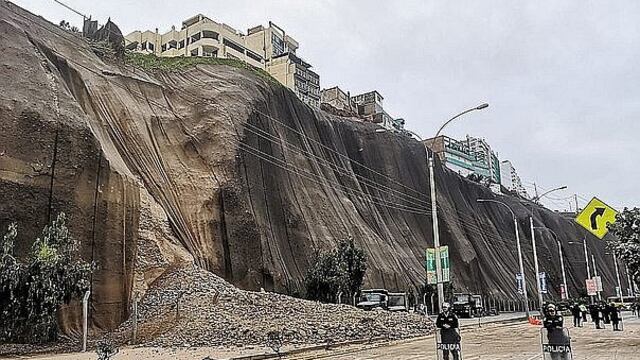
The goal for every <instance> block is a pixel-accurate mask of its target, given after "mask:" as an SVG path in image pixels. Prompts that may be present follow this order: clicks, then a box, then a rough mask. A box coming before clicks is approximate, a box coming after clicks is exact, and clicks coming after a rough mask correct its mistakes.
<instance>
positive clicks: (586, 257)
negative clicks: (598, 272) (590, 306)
mask: <svg viewBox="0 0 640 360" xmlns="http://www.w3.org/2000/svg"><path fill="white" fill-rule="evenodd" d="M568 244H571V245H573V244H580V242H578V241H569V242H568ZM582 245H583V247H584V262H585V263H586V264H587V279H591V270H590V268H589V253H588V252H587V238H582ZM589 297H590V298H591V303H593V296H589Z"/></svg>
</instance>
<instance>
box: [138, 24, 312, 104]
mask: <svg viewBox="0 0 640 360" xmlns="http://www.w3.org/2000/svg"><path fill="white" fill-rule="evenodd" d="M125 47H126V48H127V49H128V50H131V51H137V52H141V53H147V54H155V55H157V56H167V57H175V56H204V57H217V58H225V59H236V60H241V61H244V62H246V63H248V64H250V65H253V66H255V67H257V68H260V69H263V70H266V71H267V72H269V73H270V74H271V75H272V76H273V77H274V78H276V80H278V81H279V82H281V83H282V84H283V85H284V86H286V87H288V88H289V89H291V90H293V92H295V93H296V95H297V96H298V97H299V98H300V99H301V100H302V101H304V102H306V103H307V104H309V105H311V106H314V107H318V106H319V105H320V76H319V75H318V74H317V73H316V72H314V71H312V70H311V64H309V63H307V62H306V61H304V60H303V59H302V58H301V57H299V56H298V55H297V54H296V50H297V49H298V47H299V44H298V42H297V41H296V40H295V39H294V38H292V37H291V36H289V35H287V34H286V33H285V31H284V30H283V29H282V28H280V27H279V26H277V25H275V24H274V23H272V22H269V26H268V27H264V26H262V25H258V26H254V27H252V28H250V29H249V30H248V31H247V34H246V35H245V34H242V33H241V32H239V31H238V30H236V29H234V28H232V27H231V26H229V25H227V24H224V23H218V22H216V21H213V20H211V19H210V18H208V17H206V16H204V15H202V14H198V15H195V16H193V17H191V18H189V19H186V20H185V21H183V22H182V27H181V29H180V30H176V28H175V26H174V27H172V28H171V30H170V31H168V32H165V33H162V34H161V33H159V32H158V29H156V30H155V32H153V31H149V30H147V31H139V30H136V31H133V32H132V33H130V34H128V35H127V36H125Z"/></svg>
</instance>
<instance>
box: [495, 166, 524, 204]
mask: <svg viewBox="0 0 640 360" xmlns="http://www.w3.org/2000/svg"><path fill="white" fill-rule="evenodd" d="M500 173H501V174H502V177H501V181H500V183H501V184H502V186H504V187H505V188H507V190H509V191H513V192H515V193H517V194H518V195H520V196H522V197H524V198H526V199H528V198H529V194H527V190H526V189H525V188H524V186H523V185H522V181H521V180H520V176H518V172H517V171H516V169H515V168H514V167H513V164H512V163H511V161H509V160H503V161H502V162H501V163H500Z"/></svg>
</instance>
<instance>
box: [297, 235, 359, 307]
mask: <svg viewBox="0 0 640 360" xmlns="http://www.w3.org/2000/svg"><path fill="white" fill-rule="evenodd" d="M366 262H367V259H366V256H365V254H364V251H362V249H360V248H358V247H357V246H356V245H355V243H354V241H353V239H351V238H350V239H348V240H342V241H340V243H338V246H337V248H336V249H334V250H332V251H328V252H324V253H320V252H318V253H316V255H315V257H314V261H313V263H312V264H311V266H310V267H309V269H308V270H307V274H306V276H305V288H306V292H307V298H308V299H311V300H318V301H322V302H335V301H336V296H337V294H338V293H340V292H342V294H343V295H344V296H349V298H351V297H352V296H353V295H355V294H357V293H358V292H359V291H360V288H361V287H362V283H363V281H364V275H365V273H366V271H367V264H366Z"/></svg>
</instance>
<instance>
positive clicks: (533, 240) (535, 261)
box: [523, 216, 544, 313]
mask: <svg viewBox="0 0 640 360" xmlns="http://www.w3.org/2000/svg"><path fill="white" fill-rule="evenodd" d="M529 224H530V225H531V245H532V247H533V265H534V267H535V271H536V288H537V289H538V306H539V307H540V309H542V304H543V303H544V299H543V296H542V285H541V284H540V268H539V267H538V250H537V249H536V233H535V231H534V229H533V216H529ZM523 276H524V275H523ZM541 313H542V311H541Z"/></svg>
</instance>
